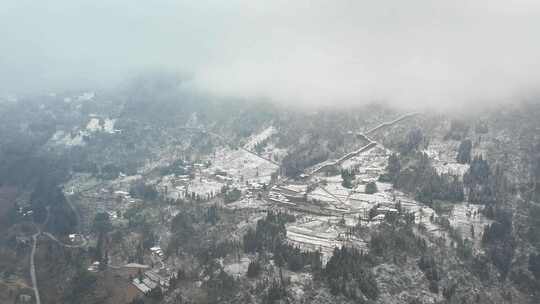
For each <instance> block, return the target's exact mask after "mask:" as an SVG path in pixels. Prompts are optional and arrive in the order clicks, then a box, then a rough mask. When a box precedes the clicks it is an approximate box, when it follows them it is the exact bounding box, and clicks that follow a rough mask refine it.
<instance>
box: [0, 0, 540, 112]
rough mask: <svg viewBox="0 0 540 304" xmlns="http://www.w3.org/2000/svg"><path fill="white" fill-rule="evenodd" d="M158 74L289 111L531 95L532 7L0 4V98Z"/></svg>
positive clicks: (435, 0) (539, 49) (455, 0)
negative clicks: (162, 72) (300, 107)
mask: <svg viewBox="0 0 540 304" xmlns="http://www.w3.org/2000/svg"><path fill="white" fill-rule="evenodd" d="M156 68H157V69H166V70H168V71H178V72H180V73H182V74H183V75H186V76H187V77H189V79H191V80H190V85H192V86H194V87H195V88H197V89H200V90H204V91H209V92H210V93H212V94H215V95H218V96H220V95H224V96H235V97H249V98H258V97H263V98H270V99H273V100H277V101H281V102H285V103H295V104H297V103H305V104H311V103H317V104H333V103H363V102H370V101H374V100H383V101H389V102H392V103H395V104H428V105H438V104H441V103H444V104H446V105H448V104H456V103H464V102H493V101H499V100H515V99H517V98H522V97H524V96H529V95H532V94H535V93H536V92H538V91H539V90H538V88H540V1H537V0H504V1H503V0H468V1H466V0H452V1H442V0H440V1H439V0H407V1H403V0H393V1H390V0H377V1H363V0H351V1H341V0H327V1H301V0H297V1H290V0H289V1H281V0H272V1H266V0H228V1H226V0H221V1H203V0H193V1H172V0H170V1H159V0H156V1H128V0H91V1H86V0H47V1H34V0H32V1H31V0H2V1H0V94H5V93H20V92H29V91H33V92H37V91H43V92H48V91H61V90H64V89H70V88H77V87H83V88H92V87H108V86H114V85H116V84H118V83H119V82H121V81H122V80H124V79H126V77H128V76H129V75H133V74H136V73H139V72H140V71H142V70H145V69H156Z"/></svg>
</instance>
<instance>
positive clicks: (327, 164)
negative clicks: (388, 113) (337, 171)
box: [305, 113, 418, 177]
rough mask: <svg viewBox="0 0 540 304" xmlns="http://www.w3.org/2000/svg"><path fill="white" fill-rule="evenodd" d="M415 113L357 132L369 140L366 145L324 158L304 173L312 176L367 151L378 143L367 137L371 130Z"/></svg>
mask: <svg viewBox="0 0 540 304" xmlns="http://www.w3.org/2000/svg"><path fill="white" fill-rule="evenodd" d="M417 114H418V113H408V114H404V115H402V116H400V117H398V118H396V119H394V120H392V121H389V122H383V123H381V124H379V125H378V126H376V127H373V128H371V129H369V130H367V131H366V132H363V133H358V134H357V135H358V136H360V137H362V138H363V139H364V140H367V141H369V143H368V144H367V145H365V146H363V147H361V148H360V149H358V150H355V151H352V152H349V153H347V154H345V155H343V156H342V157H340V158H339V159H337V160H334V161H328V160H326V161H324V162H322V163H320V164H319V165H318V166H317V167H315V168H314V169H312V170H311V171H309V172H305V173H306V174H307V175H308V176H310V177H311V176H313V175H314V174H315V173H317V172H319V171H321V170H322V169H324V168H328V167H331V166H337V165H339V164H341V163H342V162H344V161H346V160H347V159H349V158H351V157H353V156H356V155H358V154H360V153H362V152H365V151H368V150H370V149H372V148H374V147H375V146H377V145H378V143H377V142H376V141H374V140H373V139H371V138H369V137H368V135H369V134H371V133H373V132H375V131H377V130H379V129H381V128H384V127H389V126H392V125H394V124H396V123H398V122H400V121H402V120H405V119H407V118H409V117H412V116H415V115H417Z"/></svg>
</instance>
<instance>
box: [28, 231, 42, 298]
mask: <svg viewBox="0 0 540 304" xmlns="http://www.w3.org/2000/svg"><path fill="white" fill-rule="evenodd" d="M40 234H41V230H38V232H37V233H36V234H34V235H32V241H33V244H32V254H31V255H30V277H31V279H32V288H33V289H34V296H35V298H36V304H41V299H40V298H39V289H38V285H37V277H36V263H35V261H34V256H35V255H36V249H37V238H38V236H39V235H40Z"/></svg>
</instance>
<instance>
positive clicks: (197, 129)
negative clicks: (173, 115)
mask: <svg viewBox="0 0 540 304" xmlns="http://www.w3.org/2000/svg"><path fill="white" fill-rule="evenodd" d="M180 129H183V130H189V131H196V132H201V133H203V134H209V135H212V136H214V137H217V138H219V139H221V140H222V141H224V142H226V143H227V144H230V145H232V146H234V145H233V143H231V142H230V141H229V140H228V139H227V138H225V137H223V136H221V135H219V134H217V133H214V132H210V131H207V130H205V129H201V128H196V127H181V128H180ZM238 148H239V149H240V150H244V151H246V152H248V153H251V154H253V155H255V156H257V157H258V158H260V159H263V160H265V161H267V162H270V163H272V164H274V165H277V166H279V164H278V163H277V162H275V161H273V160H271V159H269V158H266V157H264V156H261V155H259V154H258V153H256V152H254V151H251V150H248V149H246V148H244V147H238Z"/></svg>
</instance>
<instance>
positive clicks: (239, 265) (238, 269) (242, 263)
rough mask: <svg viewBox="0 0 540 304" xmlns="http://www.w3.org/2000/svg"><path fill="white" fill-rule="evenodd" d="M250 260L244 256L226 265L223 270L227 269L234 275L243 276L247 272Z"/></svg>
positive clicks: (227, 271)
mask: <svg viewBox="0 0 540 304" xmlns="http://www.w3.org/2000/svg"><path fill="white" fill-rule="evenodd" d="M249 262H250V260H249V258H247V257H243V258H241V259H240V260H239V261H238V262H236V263H232V264H228V265H225V267H223V270H225V272H226V273H228V274H230V275H232V276H235V277H242V276H245V275H246V273H247V269H248V266H249Z"/></svg>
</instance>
